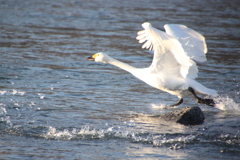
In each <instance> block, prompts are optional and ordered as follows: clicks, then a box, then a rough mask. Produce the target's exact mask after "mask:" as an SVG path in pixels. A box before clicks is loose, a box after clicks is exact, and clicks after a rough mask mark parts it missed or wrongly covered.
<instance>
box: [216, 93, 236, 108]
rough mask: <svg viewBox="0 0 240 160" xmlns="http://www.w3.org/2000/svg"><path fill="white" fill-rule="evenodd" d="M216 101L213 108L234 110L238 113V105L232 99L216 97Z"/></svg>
mask: <svg viewBox="0 0 240 160" xmlns="http://www.w3.org/2000/svg"><path fill="white" fill-rule="evenodd" d="M214 100H215V101H216V105H215V108H218V109H220V110H224V111H226V110H235V111H240V105H239V104H238V103H236V102H235V101H234V100H233V99H232V98H230V97H228V96H226V97H221V96H220V97H218V98H215V99H214Z"/></svg>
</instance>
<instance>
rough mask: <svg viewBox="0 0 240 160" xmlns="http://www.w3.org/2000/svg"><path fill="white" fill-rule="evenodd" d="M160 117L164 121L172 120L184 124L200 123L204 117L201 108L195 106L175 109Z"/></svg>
mask: <svg viewBox="0 0 240 160" xmlns="http://www.w3.org/2000/svg"><path fill="white" fill-rule="evenodd" d="M160 118H161V119H164V120H165V121H174V122H177V123H181V124H184V125H197V124H201V123H203V121H204V119H205V118H204V115H203V112H202V110H201V109H200V108H199V107H197V106H193V107H186V108H183V109H179V110H175V111H172V112H169V113H166V114H164V115H163V116H161V117H160Z"/></svg>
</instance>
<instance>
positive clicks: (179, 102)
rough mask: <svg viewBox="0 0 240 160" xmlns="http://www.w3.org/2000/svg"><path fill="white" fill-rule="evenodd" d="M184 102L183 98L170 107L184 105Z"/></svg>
mask: <svg viewBox="0 0 240 160" xmlns="http://www.w3.org/2000/svg"><path fill="white" fill-rule="evenodd" d="M182 102H183V99H182V98H181V99H179V101H178V102H177V103H175V104H172V105H170V106H171V107H174V106H178V105H180V104H182Z"/></svg>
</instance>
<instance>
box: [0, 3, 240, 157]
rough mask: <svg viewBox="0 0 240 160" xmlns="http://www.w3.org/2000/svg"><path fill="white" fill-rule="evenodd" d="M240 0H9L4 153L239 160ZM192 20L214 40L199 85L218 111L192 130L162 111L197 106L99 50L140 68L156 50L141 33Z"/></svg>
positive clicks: (0, 145) (0, 89) (0, 132)
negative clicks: (212, 94)
mask: <svg viewBox="0 0 240 160" xmlns="http://www.w3.org/2000/svg"><path fill="white" fill-rule="evenodd" d="M239 13H240V2H239V1H238V0H232V1H224V0H194V1H189V0H178V1H173V0H148V1H147V0H132V1H117V0H113V1H107V0H88V1H87V0H86V1H81V0H68V1H65V0H55V1H49V0H41V1H37V0H31V1H24V0H7V1H6V0H1V1H0V159H11V160H12V159H239V157H240V99H239V95H240V87H239V85H240V84H239V82H240V45H239V44H240V31H239V28H240V14H239ZM146 21H148V22H150V23H152V25H153V26H154V27H156V28H159V29H163V25H164V24H167V23H175V24H184V25H186V26H188V27H190V28H193V29H195V30H197V31H198V32H200V33H202V34H203V35H204V36H205V37H206V41H207V44H208V54H207V58H208V61H207V62H205V63H202V64H199V78H198V79H197V80H198V81H199V82H201V83H202V84H204V85H205V86H207V87H209V88H212V89H215V90H217V91H218V93H219V97H217V98H216V99H215V100H216V101H217V102H218V105H217V107H216V108H211V107H208V106H205V105H199V107H201V109H202V110H203V112H204V115H205V121H204V123H203V124H201V125H196V126H184V125H181V124H176V123H170V122H164V121H161V120H159V118H158V115H161V114H164V113H167V112H169V111H172V110H175V109H180V108H184V107H186V106H191V105H196V103H195V101H194V100H193V99H192V98H187V99H186V100H185V101H184V104H182V105H180V106H178V107H174V108H170V107H168V104H172V103H175V102H176V101H177V100H178V99H177V97H175V96H172V95H169V94H168V93H164V92H162V91H159V90H156V89H154V88H152V87H150V86H148V85H146V84H145V83H143V82H141V81H140V80H138V79H136V78H134V77H133V76H132V75H130V74H129V73H127V72H125V71H123V70H121V69H118V68H116V67H114V66H111V65H107V64H102V63H95V62H92V61H86V58H87V57H88V56H91V55H92V54H94V53H96V52H100V51H103V52H106V53H108V54H109V55H110V56H112V57H114V58H116V59H119V60H121V61H124V62H126V63H129V64H130V65H133V66H135V67H147V66H149V65H150V63H151V59H152V55H151V54H148V51H146V50H142V49H141V44H139V43H138V42H137V40H136V39H135V37H136V35H137V31H139V30H142V27H141V24H142V23H143V22H146Z"/></svg>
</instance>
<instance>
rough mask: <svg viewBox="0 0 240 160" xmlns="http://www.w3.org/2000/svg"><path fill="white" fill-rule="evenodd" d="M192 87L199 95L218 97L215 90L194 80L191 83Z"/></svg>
mask: <svg viewBox="0 0 240 160" xmlns="http://www.w3.org/2000/svg"><path fill="white" fill-rule="evenodd" d="M190 87H192V88H193V89H194V90H195V91H196V92H197V93H200V94H207V95H211V96H217V95H218V94H217V91H215V90H214V89H210V88H207V87H205V86H203V85H202V84H200V83H198V82H197V81H194V80H193V81H191V83H190Z"/></svg>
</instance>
